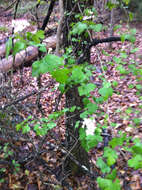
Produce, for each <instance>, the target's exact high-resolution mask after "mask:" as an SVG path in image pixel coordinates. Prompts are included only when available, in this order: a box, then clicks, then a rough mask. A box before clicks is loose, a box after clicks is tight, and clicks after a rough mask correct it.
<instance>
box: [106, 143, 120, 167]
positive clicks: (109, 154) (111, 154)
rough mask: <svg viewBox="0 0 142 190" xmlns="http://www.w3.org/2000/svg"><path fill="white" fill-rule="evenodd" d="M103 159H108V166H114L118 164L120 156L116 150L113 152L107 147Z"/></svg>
mask: <svg viewBox="0 0 142 190" xmlns="http://www.w3.org/2000/svg"><path fill="white" fill-rule="evenodd" d="M103 157H104V158H107V164H108V166H112V165H113V164H114V163H115V162H116V159H117V157H118V156H117V154H116V151H115V150H113V149H112V148H110V147H105V148H104V155H103Z"/></svg>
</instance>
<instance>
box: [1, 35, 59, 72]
mask: <svg viewBox="0 0 142 190" xmlns="http://www.w3.org/2000/svg"><path fill="white" fill-rule="evenodd" d="M44 43H45V44H46V48H47V50H48V49H49V48H55V47H56V36H51V37H49V38H47V39H45V40H44ZM37 56H38V48H37V47H33V46H29V47H28V48H27V49H26V50H23V51H21V52H20V53H18V54H17V55H16V56H15V61H14V62H13V56H12V55H10V56H9V57H8V59H7V58H4V59H2V60H1V61H0V72H8V71H9V70H10V69H11V68H12V67H13V68H17V67H19V66H20V65H21V64H25V63H27V62H30V61H32V60H33V59H34V58H36V57H37Z"/></svg>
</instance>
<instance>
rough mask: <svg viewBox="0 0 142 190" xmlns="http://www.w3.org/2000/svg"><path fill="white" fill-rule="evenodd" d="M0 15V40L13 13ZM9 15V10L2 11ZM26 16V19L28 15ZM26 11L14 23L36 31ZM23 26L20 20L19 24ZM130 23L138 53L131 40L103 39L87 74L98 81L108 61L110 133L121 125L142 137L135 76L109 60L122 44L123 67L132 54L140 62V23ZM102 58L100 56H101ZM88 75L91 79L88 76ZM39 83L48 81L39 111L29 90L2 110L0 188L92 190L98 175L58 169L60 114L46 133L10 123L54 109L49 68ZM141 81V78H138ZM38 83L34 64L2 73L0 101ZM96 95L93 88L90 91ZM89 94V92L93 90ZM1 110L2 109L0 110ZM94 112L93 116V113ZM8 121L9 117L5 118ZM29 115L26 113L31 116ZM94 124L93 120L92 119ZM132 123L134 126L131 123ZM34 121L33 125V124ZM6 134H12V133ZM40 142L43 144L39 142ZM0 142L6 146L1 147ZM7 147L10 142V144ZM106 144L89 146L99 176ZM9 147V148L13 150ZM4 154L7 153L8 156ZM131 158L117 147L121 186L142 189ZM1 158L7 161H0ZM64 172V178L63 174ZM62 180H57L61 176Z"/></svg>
mask: <svg viewBox="0 0 142 190" xmlns="http://www.w3.org/2000/svg"><path fill="white" fill-rule="evenodd" d="M8 14H9V15H10V16H1V17H0V42H1V40H3V39H4V38H6V37H8V36H10V35H11V29H12V19H13V16H12V15H11V14H10V12H9V13H8ZM5 15H7V13H6V14H5ZM29 19H30V21H29ZM32 19H33V17H31V15H29V14H24V16H22V17H21V18H18V27H19V26H20V24H23V23H24V21H25V23H26V21H28V22H29V23H30V25H29V26H28V27H26V28H25V29H24V30H23V31H34V30H35V29H36V25H35V24H34V25H32V24H31V23H35V20H34V21H33V20H32ZM53 20H56V21H57V20H58V18H57V16H55V15H53V16H52V21H51V23H53ZM21 27H23V26H21ZM131 27H134V28H136V30H137V32H136V42H135V44H134V46H135V47H136V48H139V50H138V51H137V52H136V54H131V53H130V52H131V48H132V46H131V45H130V43H129V42H125V43H122V42H117V43H116V42H115V43H113V44H112V47H111V48H110V47H109V46H108V44H101V45H98V46H97V49H96V48H92V52H91V64H92V65H94V68H96V70H94V73H93V77H92V78H91V80H92V81H94V83H95V84H96V83H100V80H99V79H98V76H99V75H101V74H102V72H103V71H102V65H106V66H107V70H106V71H105V77H106V79H107V80H108V81H110V82H111V81H117V82H118V85H117V87H116V88H115V90H116V92H119V93H114V94H113V96H112V97H111V98H110V99H109V100H108V101H107V103H105V104H103V105H102V110H103V111H104V112H106V113H108V114H109V122H110V123H109V124H110V125H111V123H117V126H115V127H114V128H113V127H111V126H110V127H109V128H108V130H109V133H110V136H111V137H114V136H117V135H118V133H119V131H123V133H126V134H127V135H129V136H131V137H132V138H136V137H138V138H140V139H142V107H141V106H142V99H141V100H140V99H139V98H138V96H137V93H136V92H137V90H136V89H135V88H131V86H132V85H133V86H135V85H136V78H135V77H134V76H132V75H131V74H129V75H127V76H125V77H122V76H121V75H120V73H119V72H118V71H117V69H116V65H115V64H114V65H112V64H108V63H110V62H112V61H113V58H114V57H115V56H118V54H119V52H120V51H121V52H122V51H123V50H125V51H126V52H127V53H128V55H129V56H128V57H127V58H125V62H126V64H125V67H126V68H127V67H128V65H130V64H133V62H132V60H133V59H134V60H135V61H136V62H137V63H138V64H139V65H142V23H135V24H131ZM126 30H127V28H126V24H125V23H124V24H123V27H122V29H121V32H122V33H123V32H124V31H126ZM107 35H108V34H106V33H105V32H101V33H99V34H98V36H97V37H99V38H103V37H107ZM102 50H104V51H105V52H107V53H108V54H109V55H110V56H106V55H104V54H103V53H102ZM100 60H101V61H100ZM10 80H11V83H12V89H10V88H9V81H10ZM92 81H91V82H92ZM41 85H42V87H45V86H47V88H46V90H45V91H44V92H42V93H41V97H40V98H41V105H42V113H41V111H40V110H39V109H38V107H37V95H32V96H30V97H28V98H26V99H24V100H23V101H19V102H18V103H16V104H14V105H12V106H10V107H8V108H7V109H6V110H2V111H3V112H5V114H7V115H8V117H7V118H6V119H4V120H3V121H4V122H5V124H4V125H3V126H2V127H4V126H5V127H6V133H7V134H6V136H2V134H1V133H0V189H3V190H16V189H18V190H22V189H24V190H46V189H49V190H50V189H51V190H52V189H53V190H54V189H64V190H95V189H97V187H96V180H95V179H94V178H91V177H90V176H87V175H85V176H82V177H74V176H72V175H69V176H68V175H65V174H63V173H62V167H61V165H62V164H63V163H64V158H65V154H64V151H61V150H62V149H63V147H62V144H64V134H65V128H64V117H62V118H61V119H60V120H59V121H58V123H57V127H55V128H54V129H52V130H51V131H50V132H49V134H47V136H46V138H44V139H43V137H37V136H36V135H35V133H34V132H33V131H32V130H31V131H30V133H29V134H28V135H26V134H24V135H23V134H22V135H21V134H20V133H17V132H15V131H14V129H13V127H14V126H15V125H16V124H17V123H19V122H21V121H23V119H26V118H27V117H28V116H30V115H31V116H32V118H34V119H37V118H41V117H47V116H48V115H49V114H50V113H52V111H54V109H55V107H56V105H57V101H58V98H59V96H60V92H59V91H58V90H57V88H58V84H57V83H56V82H55V81H54V80H53V79H52V78H51V77H50V75H49V74H44V75H42V77H41ZM140 85H142V84H140ZM35 89H37V90H38V88H37V80H36V79H35V78H34V77H32V68H31V67H23V68H21V69H19V70H17V71H16V72H14V73H13V75H12V76H11V77H10V75H9V74H4V75H3V77H2V78H1V81H0V107H1V106H3V105H6V104H8V103H10V102H12V101H13V100H15V99H19V97H21V96H25V95H27V94H30V93H32V92H33V91H34V90H35ZM93 94H94V95H95V96H96V95H97V90H96V91H94V92H93ZM93 94H92V95H93ZM63 107H64V97H62V99H61V102H60V104H59V106H58V109H61V108H63ZM129 108H132V112H131V113H129V114H128V112H127V111H126V110H128V109H129ZM0 113H1V110H0ZM134 116H136V117H137V118H140V119H141V121H140V122H138V123H137V122H136V123H134V122H133V118H134ZM94 117H95V116H94ZM94 119H95V120H96V123H98V124H100V125H104V115H102V116H100V117H99V118H98V117H97V118H94ZM8 120H9V121H10V122H9V121H8ZM29 121H30V119H29ZM94 125H95V124H94ZM132 126H133V127H132ZM31 127H32V125H31ZM10 134H13V136H12V137H11V135H10ZM41 142H42V143H41ZM40 145H42V147H40ZM2 147H5V150H4V151H3V149H2ZM9 147H10V148H9ZM103 148H104V144H103V143H100V144H99V145H98V146H97V147H95V148H94V149H92V150H91V151H90V152H89V157H90V164H91V169H92V172H93V173H94V174H95V175H96V177H97V176H102V173H100V171H99V169H98V168H97V166H96V160H97V158H98V157H100V156H101V155H102V154H103V152H102V150H103ZM11 152H13V153H11ZM6 156H7V157H6ZM128 158H130V155H129V154H128V153H126V152H125V151H123V150H122V149H120V151H119V159H118V161H117V163H116V164H115V167H116V168H117V170H118V171H119V172H118V177H119V179H120V182H121V185H122V189H124V190H140V189H142V170H140V169H139V170H136V171H134V170H133V169H132V168H130V167H128V165H127V163H126V161H127V160H128ZM12 160H15V161H20V166H19V165H16V164H15V165H14V163H13V166H11V161H12ZM4 161H5V162H4ZM16 169H17V171H16ZM63 178H64V179H63ZM64 180H65V182H64V183H61V182H62V181H64Z"/></svg>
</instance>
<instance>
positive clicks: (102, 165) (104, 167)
mask: <svg viewBox="0 0 142 190" xmlns="http://www.w3.org/2000/svg"><path fill="white" fill-rule="evenodd" d="M96 165H97V167H98V168H100V169H101V172H102V173H109V172H110V167H109V166H108V165H107V164H106V163H105V162H104V161H103V160H102V158H98V160H97V162H96Z"/></svg>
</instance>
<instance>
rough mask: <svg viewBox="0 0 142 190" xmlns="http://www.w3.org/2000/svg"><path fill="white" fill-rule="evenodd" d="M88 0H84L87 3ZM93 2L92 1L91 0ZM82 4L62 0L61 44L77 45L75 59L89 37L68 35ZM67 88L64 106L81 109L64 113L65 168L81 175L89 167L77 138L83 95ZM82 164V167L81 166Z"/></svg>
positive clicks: (66, 45)
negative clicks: (75, 38) (71, 36)
mask: <svg viewBox="0 0 142 190" xmlns="http://www.w3.org/2000/svg"><path fill="white" fill-rule="evenodd" d="M89 3H90V2H89V1H88V2H86V5H88V4H89ZM92 3H93V1H92ZM82 5H84V2H83V1H81V0H80V1H77V2H75V1H74V0H64V12H65V13H66V14H65V16H64V26H63V46H64V49H65V51H66V48H67V47H69V46H72V47H77V48H76V50H75V51H74V56H75V57H76V60H77V59H78V52H79V51H80V50H82V49H83V48H85V45H84V43H83V42H84V40H85V41H87V42H88V43H89V42H90V39H89V38H88V37H84V35H82V36H81V40H82V42H80V43H79V42H74V43H72V41H71V39H70V38H69V37H68V36H69V31H70V24H71V23H72V22H74V23H77V22H78V20H77V19H76V18H75V15H76V14H78V13H80V8H82ZM84 61H89V57H86V59H84ZM66 88H67V89H68V90H67V92H66V94H65V98H66V107H67V108H71V107H72V106H77V107H80V108H81V111H80V112H79V111H78V110H75V111H74V112H72V113H71V112H68V113H66V122H65V125H66V142H67V149H68V151H69V154H68V157H67V159H66V162H65V170H71V172H72V174H73V175H83V174H84V172H85V171H84V170H83V167H84V166H85V167H86V168H87V169H88V170H89V169H90V167H89V158H88V153H87V152H86V151H85V149H84V148H83V147H82V146H81V142H80V140H79V128H80V127H81V125H82V122H83V121H82V119H81V118H80V114H81V112H83V107H84V105H83V97H82V96H79V93H78V85H74V86H73V87H68V86H67V87H66ZM78 121H79V127H78V128H75V125H76V122H78ZM70 154H72V155H73V157H74V159H75V160H77V161H78V163H80V164H76V163H75V162H74V161H73V160H72V159H70ZM81 166H82V167H81Z"/></svg>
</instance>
